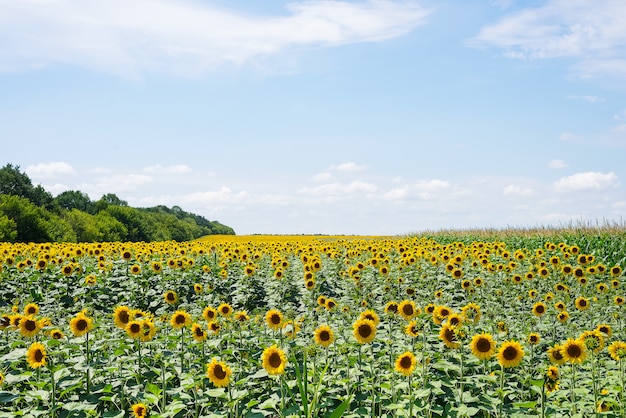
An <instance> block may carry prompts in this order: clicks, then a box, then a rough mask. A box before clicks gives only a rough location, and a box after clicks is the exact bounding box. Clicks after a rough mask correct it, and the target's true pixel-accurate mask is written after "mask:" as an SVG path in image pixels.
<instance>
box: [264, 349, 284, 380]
mask: <svg viewBox="0 0 626 418" xmlns="http://www.w3.org/2000/svg"><path fill="white" fill-rule="evenodd" d="M261 360H262V362H263V368H264V369H265V370H266V371H267V373H268V374H270V375H278V374H283V373H284V372H285V366H286V365H287V356H286V355H285V352H284V351H283V350H281V349H280V348H278V347H276V345H273V346H271V347H268V348H266V349H265V350H263V355H262V356H261Z"/></svg>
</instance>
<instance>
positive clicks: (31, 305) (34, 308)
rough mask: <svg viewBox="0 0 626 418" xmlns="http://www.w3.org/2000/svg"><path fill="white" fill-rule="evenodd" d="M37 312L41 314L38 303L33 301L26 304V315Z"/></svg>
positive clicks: (33, 314) (34, 314)
mask: <svg viewBox="0 0 626 418" xmlns="http://www.w3.org/2000/svg"><path fill="white" fill-rule="evenodd" d="M37 314H39V305H37V304H36V303H34V302H31V303H29V304H27V305H26V306H24V315H32V316H36V315H37Z"/></svg>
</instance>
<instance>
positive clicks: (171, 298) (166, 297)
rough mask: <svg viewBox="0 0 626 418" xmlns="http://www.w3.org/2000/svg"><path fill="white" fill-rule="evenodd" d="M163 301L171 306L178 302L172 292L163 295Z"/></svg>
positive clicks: (174, 293) (176, 296)
mask: <svg viewBox="0 0 626 418" xmlns="http://www.w3.org/2000/svg"><path fill="white" fill-rule="evenodd" d="M163 300H165V302H166V303H167V304H168V305H173V304H175V303H176V302H178V295H177V294H176V292H174V291H173V290H168V291H167V292H165V294H163Z"/></svg>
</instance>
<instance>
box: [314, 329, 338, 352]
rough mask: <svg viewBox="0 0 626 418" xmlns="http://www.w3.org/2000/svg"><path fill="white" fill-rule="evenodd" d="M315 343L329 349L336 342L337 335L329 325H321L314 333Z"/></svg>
mask: <svg viewBox="0 0 626 418" xmlns="http://www.w3.org/2000/svg"><path fill="white" fill-rule="evenodd" d="M314 338H315V342H316V343H317V344H319V345H321V346H322V347H324V348H328V346H330V345H331V344H332V343H333V342H334V341H335V334H334V333H333V330H332V329H331V328H330V327H329V326H328V325H320V326H319V327H318V328H317V329H316V330H315V333H314Z"/></svg>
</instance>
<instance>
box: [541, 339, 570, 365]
mask: <svg viewBox="0 0 626 418" xmlns="http://www.w3.org/2000/svg"><path fill="white" fill-rule="evenodd" d="M562 348H563V346H561V345H560V344H555V345H554V346H552V347H550V348H548V351H547V352H546V354H547V355H548V360H550V363H552V364H556V365H561V364H564V363H565V362H566V361H567V360H566V359H565V357H563V354H562V352H561V349H562Z"/></svg>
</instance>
